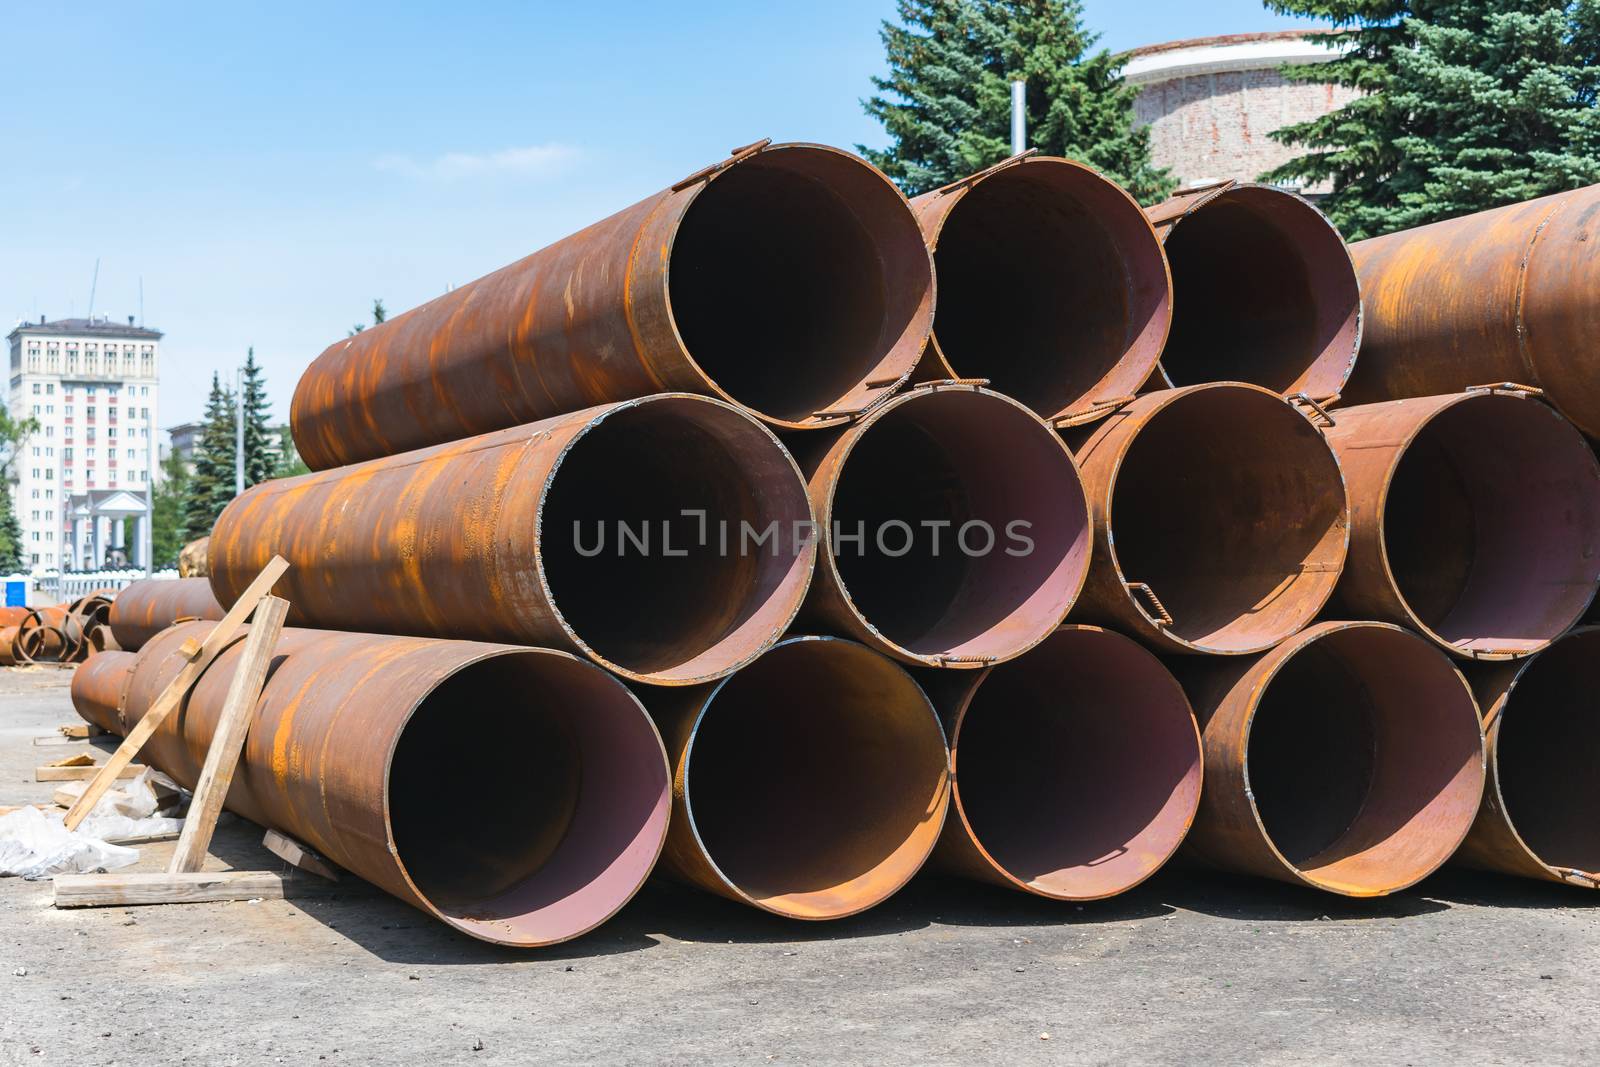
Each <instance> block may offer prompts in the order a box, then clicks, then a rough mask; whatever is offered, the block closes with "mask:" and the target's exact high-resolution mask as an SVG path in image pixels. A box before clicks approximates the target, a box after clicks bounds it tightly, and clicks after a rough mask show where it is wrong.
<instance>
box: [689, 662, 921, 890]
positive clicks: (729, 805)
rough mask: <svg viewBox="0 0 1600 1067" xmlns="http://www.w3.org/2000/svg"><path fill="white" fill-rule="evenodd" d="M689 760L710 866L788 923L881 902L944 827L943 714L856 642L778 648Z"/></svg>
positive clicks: (712, 721) (729, 700) (747, 679)
mask: <svg viewBox="0 0 1600 1067" xmlns="http://www.w3.org/2000/svg"><path fill="white" fill-rule="evenodd" d="M691 746H692V747H691V749H690V753H689V762H688V768H687V771H686V774H685V792H686V795H687V800H688V807H689V815H690V818H691V820H692V821H693V825H694V829H695V832H696V834H698V836H699V839H700V842H701V844H702V846H703V847H704V849H705V852H706V855H707V856H708V857H709V858H710V860H711V862H712V863H713V864H715V865H716V867H717V869H718V870H719V871H720V872H721V873H722V876H723V877H724V878H725V879H726V880H727V881H728V882H729V883H730V884H731V885H732V886H734V887H735V888H736V889H737V890H738V891H739V892H740V893H742V894H744V895H745V896H746V897H748V898H750V899H751V900H752V901H754V902H755V903H756V904H758V905H760V906H761V907H764V908H767V909H769V910H771V911H775V912H778V913H780V914H783V915H789V916H794V917H799V918H810V919H823V918H837V917H839V916H843V915H849V914H853V913H855V912H858V911H861V910H863V909H865V908H869V907H871V906H872V905H874V904H876V903H878V902H879V901H881V900H883V899H885V898H886V897H888V896H889V895H890V894H892V893H893V892H894V891H895V890H896V889H898V888H899V887H900V886H901V885H903V884H905V882H906V880H907V879H909V878H910V877H911V876H912V875H913V874H914V873H916V871H917V868H919V867H920V866H921V865H922V862H923V860H925V859H926V858H927V855H928V853H929V852H930V851H931V850H932V848H933V844H934V841H935V840H937V838H938V835H939V829H940V826H941V825H942V824H943V821H944V809H945V803H946V799H947V793H946V783H947V775H946V760H947V756H946V749H945V744H944V735H943V733H942V731H941V730H940V728H939V720H938V718H937V717H936V716H935V715H934V712H933V708H932V707H931V705H929V703H928V699H927V697H926V696H924V695H923V693H922V690H921V689H920V688H919V687H918V686H917V684H916V683H915V682H914V681H912V680H911V677H910V675H908V674H906V672H905V671H904V670H902V669H901V668H900V667H898V666H897V665H895V664H894V663H893V662H891V661H890V660H888V659H885V658H884V657H883V656H880V655H878V654H877V653H875V652H873V651H871V650H870V649H867V648H866V647H864V646H862V645H857V644H855V643H853V642H849V641H842V640H838V639H834V638H824V639H815V638H799V639H796V640H791V641H786V642H784V643H783V644H781V645H779V646H777V647H776V648H774V649H773V650H772V651H770V652H768V653H767V654H766V655H764V656H762V657H761V658H760V659H759V660H757V661H756V662H755V663H753V664H751V665H750V666H749V667H746V668H745V669H744V670H742V671H740V672H739V673H738V674H736V675H734V676H733V677H732V678H730V679H728V680H727V681H726V682H724V683H723V684H722V686H721V688H719V689H718V690H717V691H716V693H715V694H714V695H713V696H712V697H711V698H710V700H709V703H708V705H707V707H706V709H705V711H704V712H703V713H702V717H701V719H700V722H699V723H698V724H697V726H696V728H695V733H694V737H693V740H692V741H691Z"/></svg>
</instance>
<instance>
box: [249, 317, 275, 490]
mask: <svg viewBox="0 0 1600 1067" xmlns="http://www.w3.org/2000/svg"><path fill="white" fill-rule="evenodd" d="M270 409H271V404H270V403H268V401H267V382H266V379H265V378H264V377H263V376H262V374H261V366H260V364H258V363H257V362H256V350H255V349H254V348H250V349H249V350H247V352H246V354H245V357H244V484H245V488H247V489H248V488H249V487H250V486H252V485H255V484H256V483H258V482H264V481H266V480H267V479H268V478H271V477H273V476H274V475H275V474H276V473H277V467H278V457H277V455H276V453H275V452H274V451H273V446H275V445H276V444H277V443H278V440H277V435H276V434H274V433H273V432H272V429H271V428H270V427H269V426H268V425H267V423H268V418H267V416H268V412H269V410H270Z"/></svg>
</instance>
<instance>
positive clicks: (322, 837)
mask: <svg viewBox="0 0 1600 1067" xmlns="http://www.w3.org/2000/svg"><path fill="white" fill-rule="evenodd" d="M211 625H212V624H211V623H209V622H189V623H183V624H180V625H178V626H175V627H172V628H171V629H168V630H165V631H163V632H162V633H161V634H159V635H158V636H157V637H155V638H154V639H153V640H151V641H150V642H149V643H148V644H146V645H145V647H144V648H143V649H141V650H140V651H139V652H138V653H137V655H135V654H132V653H125V652H124V653H102V654H101V655H99V656H96V657H94V659H93V660H92V661H91V663H90V664H89V665H86V666H85V668H84V673H85V674H89V675H90V677H88V678H86V679H85V682H84V684H83V685H82V686H81V687H80V686H78V685H76V684H75V685H74V690H73V692H74V699H75V700H77V701H80V703H79V705H78V706H79V708H80V711H82V712H83V713H84V714H85V716H86V717H88V716H90V715H94V714H97V713H100V712H103V710H104V706H105V705H104V701H105V699H106V696H107V694H109V693H110V691H111V690H112V689H113V688H119V689H120V692H121V693H122V696H121V715H120V721H119V725H121V726H125V727H126V728H128V729H131V728H132V727H133V726H135V725H136V724H137V723H138V721H139V719H140V717H141V716H142V715H143V714H144V712H145V710H146V709H147V708H148V707H149V705H150V702H151V701H152V700H154V699H155V697H156V696H157V695H158V694H159V693H160V692H161V690H162V689H163V688H164V687H165V686H166V684H167V683H168V682H169V681H170V680H171V679H172V677H173V676H175V675H176V674H177V672H178V671H179V669H181V667H182V666H183V664H184V663H185V662H186V661H185V660H184V658H183V657H182V656H181V655H180V654H179V653H178V648H179V647H180V646H181V645H182V644H183V643H184V642H185V641H186V640H189V639H191V638H193V639H195V640H197V641H198V640H203V639H204V637H205V635H206V634H207V633H208V632H209V631H210V628H211ZM243 648H244V645H243V642H242V641H235V642H234V643H232V644H231V645H230V646H229V647H228V649H227V650H226V651H224V652H223V653H222V654H221V655H220V656H219V657H218V658H217V659H216V660H215V661H214V662H213V663H212V664H211V665H210V666H209V667H208V668H207V670H206V672H205V673H204V674H203V675H202V676H201V678H200V680H199V682H198V683H196V685H195V687H194V689H192V690H191V691H190V695H189V697H188V700H187V702H186V704H185V710H184V713H183V714H182V715H178V716H173V717H171V718H169V719H168V720H167V721H166V722H165V723H163V724H162V726H161V728H160V729H159V730H157V731H156V733H155V734H154V735H153V736H152V737H151V739H150V741H149V743H148V744H147V745H146V747H145V749H144V751H143V754H142V755H143V757H144V758H145V759H146V760H147V762H149V763H150V764H152V765H153V766H156V767H159V768H160V769H162V770H164V771H165V772H167V773H168V774H170V775H172V777H173V778H175V779H176V780H177V781H178V782H179V783H180V784H181V785H183V786H185V787H187V788H193V787H194V784H195V782H196V780H197V779H198V777H199V774H200V768H201V765H202V764H203V762H204V759H205V752H206V748H207V746H208V745H209V744H210V741H211V736H212V732H213V730H214V729H215V728H216V724H217V720H218V717H219V716H220V715H221V712H222V706H223V701H224V698H225V696H226V694H227V689H228V683H229V682H230V681H231V679H232V675H233V673H234V671H235V670H236V669H237V666H238V662H239V660H240V658H241V657H242V655H243ZM102 661H104V666H103V667H102V666H101V664H102ZM91 672H92V673H91ZM118 675H120V676H121V677H120V679H119V678H118ZM512 694H514V698H512V699H508V695H512ZM484 737H495V738H505V739H508V740H510V741H512V742H514V744H515V747H514V749H513V750H512V751H513V753H514V754H515V756H516V760H517V761H518V765H517V766H516V768H515V770H514V772H513V773H501V774H488V775H486V774H483V773H482V767H483V762H482V754H483V751H484V745H483V738H484ZM468 795H470V796H473V797H474V798H476V799H475V805H474V807H473V809H472V812H471V817H470V818H463V817H461V810H462V805H461V798H462V797H465V796H468ZM670 803H671V800H670V791H669V778H668V773H667V763H666V755H665V753H664V752H663V750H662V747H661V740H660V737H659V735H658V734H657V733H656V731H655V729H654V727H653V726H652V725H651V723H650V720H649V718H648V717H647V716H646V715H645V713H644V709H643V708H642V707H641V706H640V705H639V702H638V701H637V700H636V699H635V698H634V696H633V695H632V694H631V693H629V692H628V690H627V688H626V687H625V686H623V685H622V684H621V683H620V682H618V681H617V680H616V679H614V678H611V677H608V676H607V675H606V674H605V672H603V671H601V670H599V669H598V668H596V667H593V666H591V665H589V664H588V663H585V662H584V661H582V660H579V659H577V658H575V657H573V656H570V655H568V654H566V653H562V652H552V651H549V650H545V649H530V648H519V647H514V646H509V645H491V644H481V643H478V642H472V641H440V640H433V639H427V638H408V637H389V636H377V635H372V634H353V633H328V632H324V631H317V630H293V629H291V630H285V631H284V632H283V637H282V639H281V640H280V641H279V643H278V646H277V650H276V655H275V657H274V664H273V669H272V671H271V673H270V674H269V675H268V679H267V684H266V687H265V689H264V690H263V692H262V694H261V697H260V700H259V701H258V703H257V705H256V712H255V719H254V721H253V723H252V725H251V730H250V734H249V736H248V737H247V739H246V742H245V747H244V753H243V755H242V757H241V759H240V763H239V769H238V771H237V773H236V775H235V777H234V779H233V785H232V787H231V788H230V789H229V791H228V797H227V805H228V807H229V808H230V809H231V810H232V811H235V812H237V813H238V814H240V815H243V816H244V817H246V818H248V819H251V820H252V821H254V822H257V823H260V824H261V825H263V826H267V827H271V828H273V829H277V830H280V831H282V832H284V833H286V834H290V835H292V836H293V837H294V838H295V839H297V840H300V841H304V842H306V843H307V844H309V845H310V846H311V847H312V848H314V849H316V850H317V851H318V852H320V853H322V854H323V855H325V856H327V857H328V858H329V859H331V860H333V861H334V862H335V863H337V864H339V865H340V866H341V867H344V868H346V869H348V870H350V871H352V872H354V873H355V874H357V875H359V876H360V877H362V878H365V879H366V880H368V881H370V882H372V883H374V884H375V885H377V886H379V887H380V888H382V889H384V890H386V891H387V892H389V893H392V894H393V895H395V896H397V897H399V898H400V899H401V900H404V901H405V902H407V903H408V904H411V905H413V906H415V907H417V908H419V909H420V910H422V911H424V912H426V913H428V914H429V915H432V916H433V917H435V918H437V919H439V920H441V921H443V922H444V923H446V924H448V925H450V926H452V927H454V928H456V929H457V930H460V931H462V932H464V933H467V934H470V935H471V936H473V937H476V938H479V939H481V940H484V941H491V942H495V943H497V944H504V945H513V946H519V947H531V946H539V945H551V944H555V943H557V942H561V941H566V940H569V939H571V938H574V937H577V936H579V935H581V934H583V933H585V932H587V931H588V930H591V929H593V928H594V927H596V926H598V925H599V924H600V923H602V922H604V921H605V920H606V919H607V918H609V917H610V916H611V915H613V914H614V913H615V912H616V911H617V909H619V908H621V907H622V905H623V904H625V903H627V901H628V900H629V899H630V898H631V897H632V896H633V894H634V893H635V892H636V891H637V890H638V888H639V887H640V886H641V885H642V884H643V883H644V880H645V878H646V877H647V876H648V875H649V873H650V871H651V869H652V867H653V866H654V864H655V861H656V857H657V855H658V854H659V852H660V850H661V846H662V843H663V841H664V840H665V836H666V829H667V816H668V810H669V807H670Z"/></svg>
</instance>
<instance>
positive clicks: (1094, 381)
mask: <svg viewBox="0 0 1600 1067" xmlns="http://www.w3.org/2000/svg"><path fill="white" fill-rule="evenodd" d="M911 206H912V208H913V209H914V210H915V211H916V213H917V218H918V221H919V222H921V224H922V232H923V234H924V235H925V236H926V237H927V239H928V246H929V247H930V248H931V249H933V258H934V263H935V265H936V266H937V268H938V273H939V305H938V310H937V312H936V313H935V317H934V322H933V340H932V342H931V343H930V344H929V345H928V350H927V352H926V353H925V354H924V355H923V363H922V367H921V368H919V371H918V373H919V376H922V377H928V378H987V379H988V380H989V382H990V384H991V385H992V386H993V387H994V388H995V389H996V390H998V391H1000V392H1002V393H1005V394H1006V395H1007V396H1010V397H1014V398H1015V399H1017V400H1020V401H1021V402H1022V403H1024V404H1026V405H1027V406H1028V407H1030V408H1032V409H1033V410H1034V411H1035V412H1037V413H1038V414H1040V415H1041V416H1043V417H1045V418H1046V419H1052V420H1054V419H1061V420H1063V421H1067V422H1074V423H1080V422H1087V421H1092V420H1093V419H1094V418H1096V417H1098V416H1100V415H1103V414H1104V413H1106V412H1107V411H1109V410H1111V403H1110V402H1111V401H1114V400H1116V399H1118V398H1121V397H1125V396H1130V395H1132V394H1134V393H1136V392H1138V391H1139V388H1140V387H1141V386H1142V385H1144V383H1145V380H1146V379H1147V378H1149V377H1150V374H1151V372H1152V371H1153V370H1154V368H1155V365H1156V360H1157V359H1158V358H1159V357H1160V355H1161V346H1162V345H1163V344H1164V343H1165V342H1166V339H1167V328H1168V326H1169V325H1170V323H1171V321H1172V278H1171V276H1170V275H1169V274H1168V272H1167V261H1166V257H1165V256H1164V255H1163V254H1162V251H1161V242H1160V241H1159V240H1158V239H1157V238H1156V234H1155V230H1154V229H1152V228H1151V226H1150V223H1149V221H1148V220H1147V219H1146V218H1145V216H1144V212H1143V211H1141V210H1140V208H1139V205H1138V203H1137V202H1136V201H1135V200H1134V199H1133V198H1132V197H1130V196H1129V195H1128V194H1127V193H1126V192H1124V191H1123V190H1122V188H1121V187H1120V186H1118V185H1117V184H1116V183H1115V182H1112V181H1109V180H1108V179H1106V178H1104V177H1102V176H1101V175H1100V174H1098V173H1097V172H1095V171H1093V170H1091V169H1090V168H1088V167H1086V166H1084V165H1083V164H1081V163H1074V162H1072V161H1071V160H1066V159H1056V158H1051V157H1045V156H1033V157H1029V158H1022V159H1017V160H1013V161H1009V162H1008V163H1006V164H1004V165H1002V166H999V167H993V168H990V169H989V170H986V171H982V172H980V173H978V174H975V175H973V176H972V177H970V178H967V179H964V180H963V181H959V182H956V183H955V184H954V185H947V186H945V187H944V188H943V189H938V190H935V191H934V192H931V193H926V194H924V195H922V196H919V197H917V198H916V199H915V200H913V201H912V202H911Z"/></svg>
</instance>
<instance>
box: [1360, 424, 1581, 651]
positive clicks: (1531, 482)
mask: <svg viewBox="0 0 1600 1067" xmlns="http://www.w3.org/2000/svg"><path fill="white" fill-rule="evenodd" d="M1383 538H1384V548H1385V552H1386V556H1387V559H1388V563H1389V569H1390V572H1391V573H1392V574H1393V576H1394V582H1395V586H1396V588H1397V589H1398V591H1399V593H1400V596H1401V597H1402V599H1403V600H1404V601H1405V603H1406V606H1407V607H1408V608H1409V609H1410V610H1411V612H1412V613H1413V615H1414V616H1415V617H1416V619H1417V620H1418V621H1419V622H1420V623H1421V624H1422V625H1423V626H1425V627H1427V628H1428V629H1429V630H1431V631H1433V632H1434V633H1435V634H1437V635H1439V636H1440V637H1441V638H1442V639H1443V640H1445V641H1446V642H1448V643H1449V644H1451V645H1453V646H1455V647H1456V648H1459V649H1461V650H1463V651H1473V650H1501V651H1511V652H1532V651H1535V650H1537V649H1539V648H1542V647H1543V646H1544V645H1545V644H1546V643H1548V642H1549V641H1551V640H1553V639H1555V638H1556V637H1558V636H1559V635H1561V634H1562V633H1565V632H1566V630H1567V628H1568V627H1569V626H1571V625H1572V624H1573V623H1574V622H1576V621H1577V620H1578V619H1580V618H1582V616H1583V613H1584V611H1585V610H1586V609H1587V608H1588V606H1589V604H1590V602H1591V601H1592V600H1593V599H1594V593H1595V584H1596V582H1597V581H1600V565H1597V562H1596V560H1597V557H1600V466H1597V465H1596V463H1595V458H1594V453H1593V452H1592V451H1590V448H1589V445H1588V442H1586V441H1585V440H1584V438H1583V436H1582V435H1581V434H1580V433H1579V432H1578V431H1577V430H1576V429H1574V428H1573V427H1572V425H1571V424H1570V423H1568V422H1567V421H1566V420H1564V419H1563V418H1561V416H1560V415H1558V414H1556V412H1555V411H1553V410H1552V409H1551V408H1549V407H1547V406H1546V405H1544V404H1542V403H1538V402H1535V401H1528V400H1523V399H1519V398H1517V397H1510V396H1482V397H1475V398H1473V399H1471V400H1466V401H1463V402H1461V403H1459V404H1456V405H1455V406H1453V407H1451V408H1448V409H1446V410H1445V411H1443V412H1441V413H1440V414H1439V415H1438V416H1437V417H1435V418H1434V419H1433V420H1431V421H1430V422H1429V423H1428V424H1427V425H1426V426H1424V427H1423V428H1422V430H1421V431H1420V432H1419V433H1418V434H1417V436H1416V437H1415V438H1414V439H1413V440H1412V442H1411V444H1410V445H1409V446H1408V447H1407V448H1406V450H1405V452H1404V454H1403V455H1402V456H1401V458H1400V462H1399V464H1398V465H1397V467H1396V468H1395V472H1394V478H1393V480H1392V481H1391V482H1390V485H1389V491H1388V496H1387V499H1386V502H1385V505H1384V514H1383Z"/></svg>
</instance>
